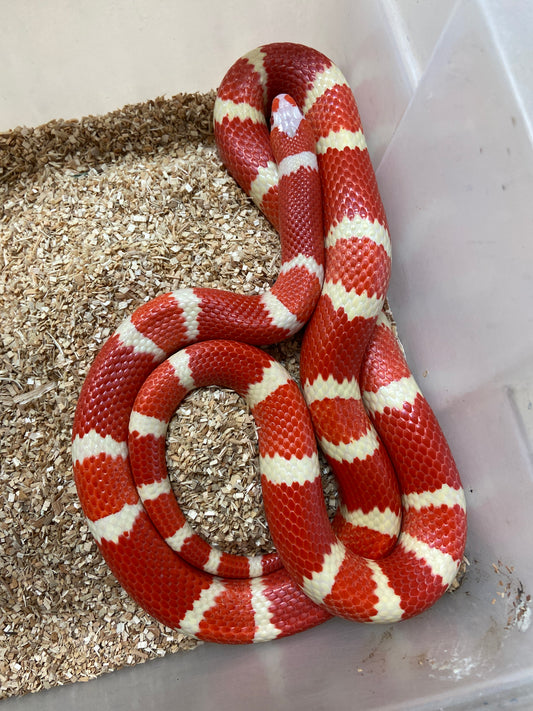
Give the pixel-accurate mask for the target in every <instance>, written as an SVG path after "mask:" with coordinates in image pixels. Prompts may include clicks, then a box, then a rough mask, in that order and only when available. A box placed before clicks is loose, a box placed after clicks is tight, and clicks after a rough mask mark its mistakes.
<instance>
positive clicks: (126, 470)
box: [72, 42, 467, 644]
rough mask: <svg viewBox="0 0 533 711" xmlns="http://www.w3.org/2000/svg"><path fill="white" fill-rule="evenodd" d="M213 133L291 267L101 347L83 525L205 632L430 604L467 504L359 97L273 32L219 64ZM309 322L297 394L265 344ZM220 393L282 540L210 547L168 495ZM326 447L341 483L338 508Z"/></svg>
mask: <svg viewBox="0 0 533 711" xmlns="http://www.w3.org/2000/svg"><path fill="white" fill-rule="evenodd" d="M214 133H215V139H216V143H217V146H218V150H219V154H220V157H221V159H222V161H223V163H224V164H225V166H226V168H227V170H228V171H229V173H230V174H231V175H232V176H233V177H234V179H235V180H236V181H237V183H238V184H239V185H240V186H241V187H242V189H243V190H244V191H245V192H246V193H247V194H248V195H249V196H250V198H251V199H252V200H253V201H254V202H255V203H256V204H257V206H258V207H259V208H260V210H262V212H263V213H264V214H265V215H266V217H267V218H268V220H269V221H270V222H271V223H272V225H273V226H274V227H275V228H276V229H277V230H278V231H279V232H280V237H281V269H280V272H279V275H278V278H277V280H276V282H275V283H274V284H273V286H272V287H271V288H270V289H267V290H266V291H264V292H263V293H261V294H253V295H240V294H235V293H231V292H228V291H223V290H218V289H211V288H205V287H195V288H183V289H178V290H175V291H173V292H170V293H167V294H163V295H161V296H157V297H155V298H153V299H152V300H150V301H148V302H146V303H144V304H142V305H141V306H139V307H138V308H137V309H136V310H134V311H133V313H132V314H131V315H130V316H129V317H128V318H126V319H125V320H124V321H123V322H122V323H121V324H120V325H119V326H118V328H117V329H116V330H115V332H114V333H113V334H112V335H111V336H110V337H109V339H108V340H107V341H106V343H105V344H104V345H103V347H102V349H101V350H100V352H99V353H98V355H97V356H96V358H95V360H94V361H93V364H92V366H91V367H90V369H89V372H88V374H87V376H86V379H85V381H84V383H83V386H82V388H81V392H80V396H79V399H78V404H77V408H76V413H75V417H74V424H73V431H72V460H73V468H74V479H75V483H76V487H77V492H78V496H79V499H80V502H81V506H82V509H83V513H84V516H85V518H86V521H87V524H88V527H89V530H90V531H91V533H92V535H93V536H94V538H95V540H96V543H97V545H98V548H99V549H100V551H101V553H102V555H103V558H104V559H105V561H106V563H107V565H108V566H109V568H110V569H111V571H112V572H113V574H114V576H115V577H116V578H117V580H118V581H119V583H120V584H121V585H122V586H123V588H124V589H125V590H126V591H127V592H128V593H129V595H131V596H132V597H133V598H134V600H135V601H136V602H137V603H138V604H139V605H140V606H141V607H142V608H144V610H146V611H147V612H148V613H149V614H150V615H151V616H153V617H154V618H156V619H157V620H159V621H160V622H161V623H162V624H164V625H166V626H168V627H171V628H174V629H177V630H181V631H182V632H183V633H185V634H187V635H191V636H193V637H196V638H198V639H201V640H204V641H210V642H218V643H228V644H242V643H251V642H261V641H268V640H272V639H276V638H279V637H284V636H287V635H291V634H294V633H297V632H301V631H303V630H306V629H309V628H311V627H314V626H315V625H318V624H320V623H323V622H325V621H326V620H328V619H329V618H331V617H332V616H339V617H342V618H344V619H346V620H351V621H355V622H366V623H393V622H398V621H400V620H403V619H406V618H409V617H412V616H414V615H417V614H420V613H422V612H424V611H426V610H427V609H428V608H429V607H431V606H432V605H433V604H434V603H435V602H436V601H437V600H438V599H439V598H440V597H441V596H442V594H443V593H444V592H445V591H446V590H447V589H448V588H449V586H450V585H451V583H452V582H453V580H454V579H455V577H456V574H457V571H458V568H459V565H460V563H461V560H462V557H463V554H464V548H465V542H466V533H467V520H466V504H465V495H464V490H463V488H462V485H461V479H460V475H459V472H458V470H457V466H456V464H455V461H454V458H453V455H452V453H451V450H450V447H449V445H448V443H447V441H446V439H445V436H444V434H443V432H442V429H441V428H440V426H439V423H438V421H437V418H436V416H435V414H434V413H433V411H432V409H431V407H430V405H429V404H428V402H427V401H426V399H425V398H424V396H423V394H422V392H421V390H420V388H419V386H418V385H417V383H416V381H415V379H414V377H413V375H412V373H411V371H410V370H409V367H408V365H407V362H406V360H405V356H404V352H403V349H402V347H401V345H400V343H399V342H398V340H397V338H396V336H395V333H394V332H393V329H392V325H391V323H390V321H389V319H388V318H387V316H386V315H385V313H384V311H383V306H384V302H385V298H386V293H387V288H388V283H389V278H390V268H391V241H390V235H389V228H388V224H387V220H386V216H385V211H384V208H383V204H382V201H381V198H380V194H379V190H378V185H377V181H376V177H375V173H374V170H373V167H372V163H371V159H370V155H369V151H368V147H367V144H366V140H365V137H364V134H363V130H362V126H361V120H360V116H359V113H358V109H357V106H356V103H355V99H354V96H353V94H352V91H351V89H350V87H349V85H348V83H347V81H346V79H345V78H344V76H343V74H342V72H341V70H340V69H339V68H338V67H337V66H336V65H335V64H334V63H333V62H332V61H331V60H330V59H329V58H327V57H326V56H325V55H324V54H322V53H321V52H319V51H317V50H315V49H312V48H310V47H307V46H304V45H301V44H294V43H287V42H281V43H273V44H268V45H264V46H261V47H259V48H257V49H255V50H253V51H251V52H249V53H248V54H246V55H244V56H242V57H241V58H240V59H239V60H237V61H236V62H235V63H234V64H233V65H232V66H231V68H230V69H229V70H228V71H227V73H226V74H225V76H224V78H223V80H222V82H221V84H220V86H219V88H218V91H217V96H216V101H215V106H214ZM302 328H305V331H304V335H303V340H302V345H301V354H300V380H301V385H300V387H299V386H298V385H297V384H296V382H295V381H294V380H293V379H292V378H291V377H290V376H289V375H288V373H287V371H286V370H285V369H284V368H283V367H282V366H281V365H280V364H279V363H278V362H277V361H276V360H274V359H273V358H272V357H271V356H270V355H269V354H268V353H267V352H266V351H265V350H264V348H262V347H264V346H266V345H269V344H272V343H277V342H279V341H281V340H283V339H286V338H288V337H290V336H292V335H293V334H294V333H296V332H297V331H298V330H300V329H302ZM209 384H215V385H219V386H220V387H228V388H232V389H234V390H235V391H236V392H238V393H239V394H240V395H241V396H242V397H244V398H245V400H246V402H247V404H248V406H249V408H250V410H251V412H252V415H253V417H254V419H255V421H256V425H257V431H258V447H259V469H260V476H261V485H262V494H263V504H264V510H265V515H266V518H267V521H268V525H269V529H270V533H271V536H272V541H273V543H274V546H275V549H276V552H275V553H272V554H266V555H263V556H251V557H246V556H238V555H230V554H228V553H225V552H223V551H220V550H217V549H216V548H214V547H212V546H210V544H209V543H208V541H205V540H203V539H202V538H201V537H200V536H199V535H198V534H196V533H195V532H194V531H193V529H192V528H191V526H190V525H189V523H188V522H187V518H186V517H185V516H184V514H183V513H182V512H181V509H180V508H179V506H178V504H177V502H176V499H175V497H174V495H173V492H172V488H171V486H170V483H169V479H168V473H167V470H166V465H165V437H166V432H167V427H168V422H169V421H170V419H171V417H172V416H173V413H174V411H175V409H176V407H178V405H179V403H180V402H181V400H182V399H183V398H184V397H185V396H186V394H187V393H188V392H190V391H191V390H192V389H194V388H198V387H203V386H205V385H209ZM318 447H319V448H320V450H321V451H322V453H323V455H324V457H325V458H326V460H327V462H328V463H329V465H330V466H331V469H332V471H333V473H334V475H335V477H336V479H337V483H338V491H339V504H338V507H337V510H336V512H335V514H334V516H333V518H332V520H330V518H329V517H328V513H327V510H326V506H325V502H324V496H323V490H322V478H321V465H320V460H319V456H318Z"/></svg>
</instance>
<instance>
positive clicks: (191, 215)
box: [0, 93, 335, 698]
mask: <svg viewBox="0 0 533 711" xmlns="http://www.w3.org/2000/svg"><path fill="white" fill-rule="evenodd" d="M213 102H214V93H209V94H205V95H200V94H197V95H178V96H176V97H174V98H172V99H156V100H154V101H149V102H147V103H143V104H139V105H133V106H127V107H125V108H124V109H122V110H120V111H115V112H113V113H110V114H107V115H106V116H101V117H88V118H84V119H82V120H80V121H62V120H59V121H52V122H50V123H48V124H46V125H43V126H40V127H38V128H31V129H30V128H18V129H15V130H13V131H11V132H8V133H4V134H1V135H0V225H1V232H0V239H1V243H2V260H3V264H2V270H1V275H0V296H1V299H2V309H1V313H0V326H1V328H0V335H1V339H2V350H1V366H0V368H1V370H0V409H1V420H0V421H1V432H0V442H1V446H2V464H1V473H0V610H1V618H0V698H1V697H4V696H10V695H16V694H23V693H25V692H30V691H38V690H39V689H42V688H48V687H50V686H54V685H58V684H64V683H67V682H71V681H80V680H87V679H89V678H92V677H94V676H97V675H98V674H101V673H102V672H105V671H111V670H114V669H118V668H120V667H122V666H125V665H133V664H137V663H139V662H143V661H145V660H147V659H151V658H155V657H160V656H163V655H165V654H166V653H168V652H176V651H178V650H188V649H192V648H193V647H195V646H196V645H197V644H198V643H197V642H196V641H194V640H192V639H190V638H187V637H186V636H184V635H182V634H180V633H179V632H176V631H173V630H170V629H168V628H166V627H164V626H163V625H160V624H159V623H157V622H155V621H154V620H153V619H152V618H151V617H149V616H148V615H147V614H146V613H144V612H143V610H142V609H140V608H139V607H138V606H137V605H136V604H135V603H134V602H133V601H132V600H131V599H130V598H129V597H128V596H127V595H126V593H125V592H124V591H123V590H122V588H121V587H120V585H119V584H118V583H117V582H116V580H115V579H114V577H113V576H112V574H111V573H110V571H109V570H108V568H107V566H106V564H105V563H104V561H103V559H102V557H101V556H100V554H99V552H98V550H97V548H96V545H95V543H94V540H93V538H92V536H91V535H90V533H89V531H88V529H87V526H86V524H85V522H84V519H83V516H82V512H81V509H80V504H79V502H78V498H77V494H76V489H75V486H74V482H73V477H72V468H71V459H70V437H71V428H72V420H73V414H74V410H75V406H76V400H77V397H78V394H79V391H80V388H81V385H82V382H83V379H84V377H85V376H86V374H87V372H88V369H89V366H90V364H91V362H92V360H93V359H94V356H95V354H96V353H97V352H98V350H99V349H100V347H101V346H102V344H103V343H104V342H105V340H106V339H107V337H108V336H109V335H110V334H111V333H112V332H113V331H114V330H115V328H116V327H117V326H118V324H119V323H120V321H121V320H122V319H123V318H125V317H127V316H128V315H129V314H131V312H132V311H133V310H134V309H135V308H136V307H137V306H138V305H140V304H141V303H143V302H145V301H147V300H149V299H151V298H153V297H155V296H157V295H158V294H161V293H164V292H166V291H170V290H173V289H177V288H180V287H190V286H212V287H217V288H225V289H230V290H232V291H237V292H240V293H245V294H254V293H258V292H261V291H263V290H265V289H267V288H268V287H269V286H271V285H272V283H273V282H274V281H275V278H276V274H277V272H278V270H279V265H280V250H279V240H278V236H277V234H276V233H275V231H274V230H273V229H272V228H271V227H270V225H269V224H268V222H267V221H266V220H265V219H264V217H263V216H262V215H261V214H260V213H259V211H258V210H257V209H256V208H255V206H254V205H253V204H252V203H251V202H250V200H249V199H248V198H247V197H246V196H245V195H244V194H243V193H242V191H241V190H240V189H239V188H238V187H237V186H236V185H235V183H234V181H233V180H232V179H231V178H230V177H229V176H228V175H227V173H226V171H225V170H224V168H223V166H222V164H221V161H220V159H219V157H218V154H217V151H216V147H215V143H214V138H213V133H212V126H211V121H212V119H211V116H212V109H213ZM298 341H299V339H298V338H296V339H294V340H293V341H291V342H288V343H284V344H282V345H281V346H278V347H276V348H272V349H269V350H270V351H271V352H272V353H273V354H274V355H276V357H278V359H279V360H281V361H282V362H283V363H284V364H285V365H286V367H288V369H289V370H291V371H292V372H293V373H296V372H297V364H298V355H297V354H298ZM209 390H210V392H209ZM256 454H257V446H256V436H255V430H254V424H253V419H252V417H251V415H250V413H249V412H248V410H247V408H246V406H245V404H244V401H242V400H241V399H240V398H239V397H238V396H237V395H236V394H235V393H232V392H230V391H226V390H218V389H208V390H205V391H204V390H202V391H198V392H197V393H193V394H191V395H190V396H189V397H188V398H187V400H186V402H185V403H184V405H182V406H181V408H180V411H179V416H176V417H175V418H174V419H173V422H172V425H171V428H170V432H169V437H168V450H167V460H168V463H169V468H170V471H171V476H172V480H173V485H174V488H175V489H176V491H177V495H178V499H179V501H180V503H181V504H182V507H183V508H184V510H185V512H186V514H188V516H189V519H190V521H191V524H192V525H193V526H194V527H195V528H196V530H197V531H199V532H200V533H202V534H203V535H205V536H206V537H207V538H208V539H209V540H210V541H211V542H212V543H214V544H216V545H218V546H219V547H222V548H224V549H225V550H228V551H231V552H239V551H240V552H247V553H251V554H255V553H257V552H260V551H269V550H272V544H271V540H270V536H269V533H268V529H267V526H266V522H265V518H264V515H263V510H262V499H261V489H260V485H259V477H258V472H257V461H256ZM328 486H329V494H328V502H329V504H330V508H333V507H334V504H335V491H334V489H333V488H332V487H331V485H328Z"/></svg>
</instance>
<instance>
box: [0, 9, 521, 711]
mask: <svg viewBox="0 0 533 711" xmlns="http://www.w3.org/2000/svg"><path fill="white" fill-rule="evenodd" d="M2 6H3V7H2ZM0 7H1V8H2V9H3V12H2V17H3V21H2V27H1V28H0V56H2V65H3V69H2V86H1V90H0V129H3V130H5V129H8V128H9V127H13V126H15V125H17V124H22V123H25V124H28V125H36V124H39V123H42V122H44V121H47V120H49V119H50V118H53V117H60V116H61V117H64V118H68V117H71V116H79V115H82V114H86V113H101V112H105V111H108V110H111V109H113V108H116V107H119V106H121V105H123V104H124V103H127V102H134V101H140V100H145V99H148V98H152V97H154V96H157V95H161V94H167V95H171V94H174V93H177V92H178V91H193V90H206V89H208V88H213V87H215V86H217V84H218V82H219V81H220V79H221V77H222V75H223V74H224V72H225V70H226V69H227V68H228V67H229V66H230V65H231V63H232V62H233V61H234V60H235V59H236V58H237V57H239V56H240V55H241V54H243V53H244V52H246V51H248V50H249V49H251V48H253V47H254V46H256V45H257V44H260V43H264V42H270V41H278V40H292V41H299V42H304V43H307V44H310V45H313V46H315V47H316V48H317V49H320V50H322V51H324V52H325V53H326V54H328V55H329V56H331V57H332V58H333V59H334V60H335V61H336V62H337V63H338V64H339V65H340V66H341V67H342V69H343V70H344V72H345V74H346V76H347V78H348V80H349V82H350V84H351V86H352V88H353V90H354V93H355V95H356V98H357V100H358V103H359V106H360V110H361V114H362V118H363V122H364V125H365V132H366V135H367V139H368V143H369V147H370V150H371V154H372V158H373V161H374V165H375V167H376V170H377V176H378V181H379V184H380V188H381V192H382V197H383V200H384V203H385V206H386V209H387V213H388V218H389V222H390V227H391V234H392V239H393V245H394V254H393V276H392V283H391V289H390V300H391V303H392V307H393V310H394V313H395V315H396V318H397V320H398V325H399V329H400V336H401V338H402V340H403V343H404V345H405V347H406V350H407V354H408V357H409V361H410V363H411V366H412V368H413V371H414V373H415V375H416V376H417V379H418V380H419V382H420V383H421V386H422V387H423V389H424V391H425V393H426V395H427V397H428V399H429V401H430V402H431V404H432V406H433V407H434V409H435V411H436V413H437V415H438V417H439V419H440V421H441V424H442V426H443V428H444V430H445V432H446V434H447V436H448V439H449V442H450V445H451V447H452V450H453V452H454V454H455V456H456V459H457V462H458V465H459V468H460V470H461V473H462V476H463V483H464V486H465V489H466V493H467V501H468V506H469V538H468V546H467V555H468V558H469V561H470V567H469V570H468V573H467V575H466V578H465V580H464V582H463V585H462V587H461V588H460V590H459V591H458V592H456V593H455V594H453V595H446V596H445V597H444V598H443V599H442V600H441V601H440V602H439V603H438V604H437V605H436V606H435V607H434V608H433V609H431V610H430V611H428V612H427V613H426V614H424V615H422V616H420V617H418V618H415V619H413V620H409V621H406V622H404V623H401V624H399V625H396V626H385V627H373V626H360V625H354V624H350V623H348V622H345V621H342V620H333V621H331V622H328V623H326V624H324V625H322V626H321V627H319V628H316V629H314V630H311V631H309V632H306V633H303V634H301V635H298V636H296V637H294V638H289V639H285V640H280V641H276V642H273V643H269V644H265V645H258V646H254V647H246V648H227V647H218V646H216V645H203V646H201V647H199V648H198V649H197V650H195V651H194V652H191V653H186V654H182V655H175V656H169V657H166V658H164V659H162V660H158V661H155V662H150V663H146V664H144V665H142V666H138V667H136V668H134V669H128V670H124V671H121V672H116V673H114V674H110V675H107V676H104V677H101V678H100V679H98V680H96V681H93V682H90V683H88V684H74V685H71V686H69V687H64V688H59V689H54V690H51V691H48V692H44V693H39V694H37V695H35V696H26V697H22V698H21V699H12V700H7V701H6V702H5V703H6V708H9V709H11V708H13V709H20V711H22V710H26V709H34V708H35V709H36V708H39V709H41V710H45V709H53V708H54V709H55V708H56V707H58V706H60V707H63V708H76V709H80V710H81V709H93V708H95V707H97V708H100V709H115V710H116V711H118V710H119V709H132V710H133V709H141V708H158V709H162V710H164V709H175V708H183V709H185V708H194V709H196V710H198V711H201V710H202V709H212V708H218V709H221V711H222V710H223V709H230V708H231V709H240V708H250V707H252V706H253V708H254V709H255V711H263V709H265V710H266V709H269V710H270V709H272V708H275V709H294V710H297V709H326V708H330V707H335V706H336V707H340V708H342V707H344V708H351V709H386V710H390V711H392V709H411V710H412V709H440V708H457V709H462V708H465V709H466V708H469V709H472V708H474V709H475V708H494V709H496V708H513V709H517V708H524V709H525V708H533V631H532V626H531V625H530V621H531V603H530V597H529V596H530V594H531V592H532V590H533V555H532V552H531V546H532V541H533V516H532V514H531V512H532V511H533V406H532V400H533V243H532V240H531V225H532V224H533V208H532V204H533V200H532V199H531V196H532V195H533V155H532V139H533V130H532V128H533V80H532V74H533V69H532V67H533V50H532V44H531V36H533V5H532V4H531V3H528V2H527V0H522V1H519V0H515V1H514V2H513V1H512V0H509V1H508V2H506V3H500V2H498V0H479V1H477V2H476V1H474V0H459V1H457V2H453V1H452V0H426V1H425V2H423V3H421V2H416V1H415V0H381V1H373V0H372V1H371V0H368V1H363V2H355V1H354V0H352V1H348V0H346V1H343V0H328V3H324V2H323V0H322V2H314V1H308V0H293V2H292V3H290V4H288V3H285V2H283V1H282V0H275V1H273V2H272V1H271V2H270V4H269V5H267V4H266V3H256V2H250V0H248V1H246V2H245V1H244V0H242V1H241V0H238V1H237V0H233V1H229V0H227V1H226V2H224V3H215V2H209V0H196V2H194V3H192V2H191V3H185V2H165V1H164V0H136V2H134V3H129V2H126V0H117V1H115V2H111V3H109V2H105V1H104V0H93V1H92V2H91V3H75V4H74V3H70V2H67V0H57V1H56V2H54V3H41V4H37V3H33V2H30V0H23V1H19V2H17V3H9V2H7V0H5V1H3V0H2V1H0Z"/></svg>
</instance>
